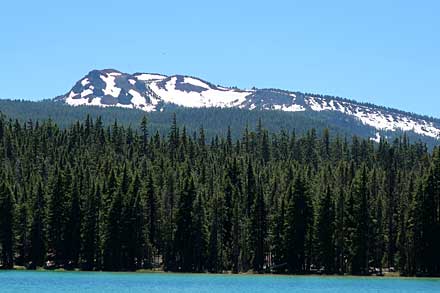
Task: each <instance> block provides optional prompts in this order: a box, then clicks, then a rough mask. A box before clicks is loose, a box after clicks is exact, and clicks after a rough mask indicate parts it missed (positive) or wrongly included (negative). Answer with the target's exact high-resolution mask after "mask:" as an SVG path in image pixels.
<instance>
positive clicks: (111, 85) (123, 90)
mask: <svg viewBox="0 0 440 293" xmlns="http://www.w3.org/2000/svg"><path fill="white" fill-rule="evenodd" d="M55 100H56V101H62V102H64V103H67V104H69V105H72V106H79V105H91V106H101V107H110V106H115V107H124V108H133V109H141V110H144V111H148V112H150V111H162V110H163V109H164V108H165V107H167V106H170V105H177V106H183V107H193V108H208V107H219V108H232V107H235V108H241V109H249V110H279V111H286V112H303V111H314V112H323V111H331V112H336V113H340V114H343V115H347V116H350V117H354V118H355V119H356V120H357V121H359V122H360V123H362V124H364V125H366V126H370V127H373V128H374V129H376V130H377V133H376V135H375V136H373V137H372V139H373V140H379V139H380V136H381V135H380V132H387V131H410V132H414V133H416V134H419V135H423V136H428V137H432V138H436V139H439V138H440V120H438V119H433V118H429V117H424V116H420V115H416V114H411V113H406V112H402V111H399V110H395V109H388V108H384V107H378V106H374V105H371V104H363V103H358V102H355V101H351V100H346V99H342V98H337V97H331V96H321V95H310V94H303V93H300V92H289V91H284V90H277V89H252V90H240V89H236V88H228V87H222V86H218V85H214V84H212V83H209V82H206V81H204V80H201V79H199V78H195V77H190V76H182V75H173V76H165V75H161V74H151V73H135V74H127V73H123V72H119V71H117V70H113V69H105V70H93V71H91V72H89V74H87V75H86V76H85V77H84V78H82V79H81V80H80V81H78V82H77V83H76V84H75V86H74V87H73V88H72V89H71V90H70V91H69V92H68V93H67V94H65V95H63V96H59V97H57V98H55Z"/></svg>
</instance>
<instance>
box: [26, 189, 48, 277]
mask: <svg viewBox="0 0 440 293" xmlns="http://www.w3.org/2000/svg"><path fill="white" fill-rule="evenodd" d="M32 210H33V215H32V223H31V231H30V257H29V258H30V265H29V268H31V269H36V268H37V267H41V266H43V264H44V259H45V254H46V239H45V227H44V226H45V225H44V214H45V200H44V190H43V186H42V184H41V182H39V183H38V184H37V188H36V189H35V199H34V202H33V208H32Z"/></svg>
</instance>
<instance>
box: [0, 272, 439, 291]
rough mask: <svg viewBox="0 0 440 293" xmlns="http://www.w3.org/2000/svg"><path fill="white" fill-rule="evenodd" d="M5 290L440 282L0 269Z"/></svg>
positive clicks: (381, 286) (415, 286) (421, 285)
mask: <svg viewBox="0 0 440 293" xmlns="http://www.w3.org/2000/svg"><path fill="white" fill-rule="evenodd" d="M0 292H38V293H50V292H70V293H75V292H82V293H83V292H134V293H137V292H152V293H155V292H160V293H174V292H204V293H206V292H209V293H223V292H228V293H231V292H241V293H259V292H262V293H263V292H264V293H272V292H278V293H279V292H312V293H313V292H338V293H352V292H356V293H364V292H385V293H388V292H389V293H391V292H396V293H397V292H399V293H405V292H411V293H414V292H440V280H435V279H398V278H352V277H290V276H249V275H246V276H240V275H239V276H237V275H232V276H231V275H207V274H200V275H188V274H137V273H86V272H30V271H3V272H0Z"/></svg>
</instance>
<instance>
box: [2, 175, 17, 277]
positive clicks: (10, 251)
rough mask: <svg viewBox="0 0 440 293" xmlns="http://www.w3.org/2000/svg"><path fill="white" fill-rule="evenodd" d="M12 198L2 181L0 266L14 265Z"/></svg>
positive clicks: (11, 266) (7, 187)
mask: <svg viewBox="0 0 440 293" xmlns="http://www.w3.org/2000/svg"><path fill="white" fill-rule="evenodd" d="M14 211H15V206H14V198H13V194H12V191H11V189H10V188H9V186H7V185H6V183H5V182H2V183H1V185H0V215H1V217H0V246H1V268H3V269H12V268H13V266H14V216H15V215H14Z"/></svg>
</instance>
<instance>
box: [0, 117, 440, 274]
mask: <svg viewBox="0 0 440 293" xmlns="http://www.w3.org/2000/svg"><path fill="white" fill-rule="evenodd" d="M169 123H170V126H169V128H168V130H167V132H166V134H162V133H159V132H151V131H149V129H150V128H149V126H148V121H147V118H145V117H144V118H143V119H142V120H141V121H139V123H138V125H136V126H134V125H133V126H131V127H127V126H122V125H120V124H118V123H117V122H115V123H113V124H112V125H110V126H106V125H104V124H103V122H102V120H101V119H100V118H99V117H98V118H96V119H92V118H90V117H88V118H87V119H86V120H85V121H83V122H76V123H74V124H73V125H71V126H70V127H66V128H60V127H58V126H57V125H56V124H55V123H54V122H53V121H50V120H49V121H46V122H32V120H30V121H28V122H25V123H22V122H19V121H18V120H7V119H6V118H5V117H0V160H1V169H0V264H1V266H2V267H3V268H6V269H9V268H13V267H14V266H24V267H27V268H29V269H35V268H38V267H45V268H48V269H55V268H64V269H75V268H79V269H82V270H108V271H123V270H124V271H133V270H138V269H162V270H165V271H181V272H228V271H231V272H234V273H238V272H248V271H249V272H250V271H253V272H259V273H264V272H272V273H289V274H308V273H324V274H355V275H368V274H381V273H382V270H387V271H398V272H400V274H402V275H411V276H413V275H423V276H427V275H430V276H435V275H439V274H440V249H439V247H440V149H439V148H434V150H433V151H429V150H428V148H427V146H426V145H425V144H423V143H421V142H416V143H410V142H409V139H408V137H407V136H405V135H403V136H402V137H401V138H400V139H395V140H393V141H391V142H388V141H385V140H382V141H381V142H380V143H378V144H376V143H374V142H372V141H370V140H368V139H361V138H359V137H356V136H354V137H345V136H341V135H339V134H336V135H333V134H330V133H331V131H329V130H327V129H324V130H321V131H315V130H314V129H311V130H309V131H307V132H305V133H304V134H298V133H295V132H294V131H289V132H286V131H279V132H276V133H275V132H270V131H268V130H266V129H265V128H264V126H263V125H262V123H261V121H260V122H258V123H257V124H256V126H255V128H252V129H250V128H245V129H244V131H243V132H242V133H240V134H236V133H235V134H233V133H232V131H231V130H228V131H227V133H226V135H224V136H220V137H217V136H213V137H212V138H210V139H208V138H207V137H206V134H205V130H204V129H203V128H202V127H200V129H199V130H197V131H195V132H192V131H188V130H187V129H186V128H185V127H184V126H181V125H179V124H177V122H176V117H175V116H174V118H173V119H172V120H171V121H170V122H169ZM238 137H239V138H238Z"/></svg>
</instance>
